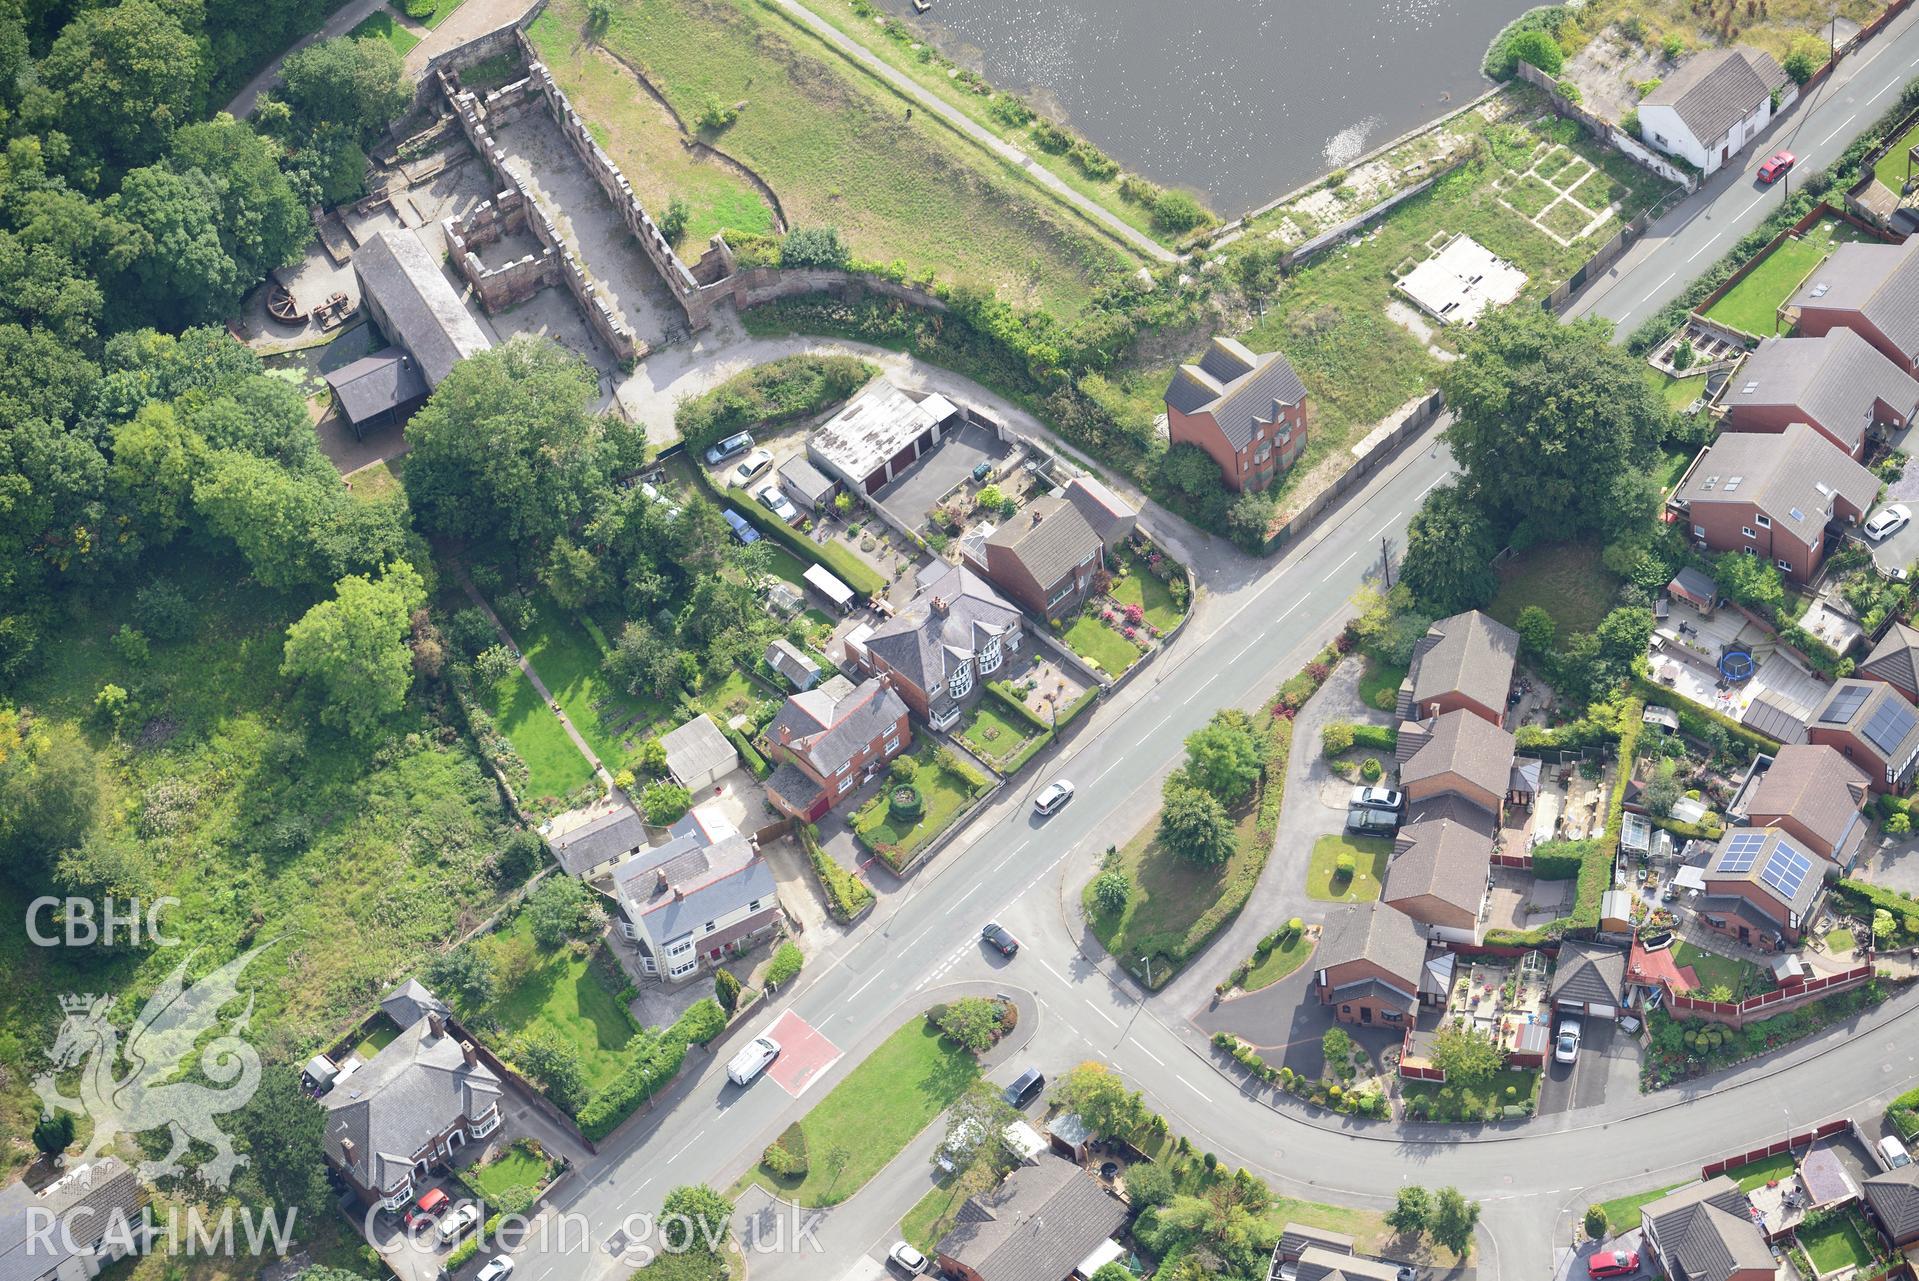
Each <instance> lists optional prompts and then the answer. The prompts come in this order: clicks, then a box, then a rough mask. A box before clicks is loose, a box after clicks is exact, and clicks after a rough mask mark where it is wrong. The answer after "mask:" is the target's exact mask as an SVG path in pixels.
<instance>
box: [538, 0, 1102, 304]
mask: <svg viewBox="0 0 1919 1281" xmlns="http://www.w3.org/2000/svg"><path fill="white" fill-rule="evenodd" d="M585 20H586V5H585V3H584V2H583V0H554V3H553V4H552V5H551V6H550V7H549V8H548V10H547V13H546V14H545V15H544V16H543V18H542V21H544V22H548V23H550V24H551V28H550V31H549V32H548V33H547V34H546V35H544V36H543V37H542V38H544V39H546V40H548V41H554V40H557V41H560V42H566V41H569V40H571V39H574V38H576V33H577V32H579V31H580V29H581V27H582V25H583V24H584V22H585ZM600 43H601V44H602V45H603V46H604V47H605V48H606V49H607V50H608V52H610V53H613V54H615V55H617V56H618V57H619V58H621V59H622V60H623V61H626V62H629V63H631V64H632V65H633V66H635V67H637V68H639V69H640V70H641V71H642V72H643V73H644V74H645V75H646V77H647V79H648V80H649V81H651V82H652V84H653V85H654V87H655V88H657V89H658V90H659V91H660V92H661V93H662V94H663V95H665V97H666V99H667V101H669V102H671V103H672V104H673V107H674V109H675V110H676V111H677V112H678V113H679V115H680V117H681V119H683V120H686V121H687V122H688V124H689V127H694V126H695V123H696V122H697V121H698V120H699V118H700V117H701V115H702V114H704V113H706V112H707V111H708V110H709V108H711V107H713V106H715V105H718V106H720V107H721V108H723V109H724V108H731V107H732V106H734V105H735V104H744V106H743V107H742V109H741V110H740V113H739V115H738V117H737V118H736V119H735V120H734V121H733V122H732V123H731V124H729V125H727V126H725V127H724V128H722V129H719V130H717V131H711V130H709V131H707V132H705V133H703V134H702V136H703V137H705V138H707V140H708V141H711V142H712V143H713V144H714V145H715V146H717V147H719V148H721V149H722V150H724V151H725V152H726V153H727V154H729V155H731V156H734V157H736V158H738V159H739V160H740V161H741V162H742V163H743V164H746V165H748V166H750V167H751V168H752V169H753V170H754V171H755V172H756V173H758V174H759V175H760V177H761V178H763V179H764V180H765V181H766V182H767V183H768V184H769V185H770V186H771V187H772V189H773V190H774V191H775V192H776V193H777V194H778V196H779V199H780V204H781V207H782V208H784V209H785V211H786V215H787V219H788V221H789V222H790V223H791V224H792V225H793V226H796V227H822V226H832V227H837V228H839V230H840V233H841V235H842V236H843V237H844V238H845V239H846V241H847V243H848V244H849V245H850V246H851V248H852V251H853V253H854V255H855V257H857V258H860V259H863V260H865V261H869V262H894V261H898V262H900V263H902V264H904V265H905V267H906V268H907V270H908V272H909V273H911V274H913V275H920V274H922V273H930V274H933V275H937V276H940V277H943V278H945V279H947V280H951V281H956V282H965V283H968V284H977V285H982V286H985V287H988V288H991V289H993V290H995V291H996V292H997V293H998V294H999V296H1000V297H1002V298H1003V299H1005V300H1006V301H1008V302H1012V303H1016V304H1019V305H1023V306H1029V307H1040V308H1043V309H1045V310H1047V311H1050V312H1053V313H1054V314H1056V315H1061V316H1065V315H1070V314H1072V313H1073V312H1075V311H1077V310H1078V309H1079V308H1080V307H1082V306H1083V305H1084V304H1085V303H1086V302H1087V301H1088V300H1089V299H1090V297H1091V295H1092V291H1093V287H1094V285H1095V283H1096V282H1097V281H1098V279H1099V278H1100V277H1102V276H1104V275H1105V274H1107V273H1108V272H1109V271H1113V270H1131V269H1132V268H1134V267H1136V266H1137V265H1138V262H1137V260H1136V259H1134V258H1133V256H1132V255H1131V254H1129V253H1127V252H1126V251H1125V250H1123V249H1122V248H1120V247H1119V246H1118V245H1117V244H1116V243H1115V242H1113V241H1111V240H1109V239H1107V238H1105V237H1103V236H1101V235H1099V234H1098V233H1097V232H1094V231H1093V230H1092V229H1091V228H1090V227H1089V226H1088V225H1087V224H1086V223H1085V222H1084V221H1083V220H1081V219H1080V218H1079V217H1078V215H1076V214H1074V213H1071V212H1069V211H1068V210H1066V209H1065V207H1064V206H1062V205H1060V204H1058V203H1056V201H1055V199H1054V198H1053V197H1051V196H1049V195H1047V194H1045V193H1044V192H1043V191H1042V190H1041V189H1039V188H1037V187H1036V186H1034V185H1033V184H1032V183H1030V182H1029V181H1027V180H1026V179H1024V178H1023V177H1021V176H1019V175H1016V174H1014V173H1012V172H1011V171H1009V170H1008V169H1007V168H1006V167H1005V166H1004V165H1003V163H1002V162H1000V161H999V160H997V159H996V158H993V157H991V156H989V155H988V154H987V153H986V152H984V151H983V150H981V149H980V148H979V147H977V146H976V145H973V144H970V143H967V142H965V141H964V140H962V139H960V138H959V137H957V136H956V135H955V134H953V133H952V132H951V131H950V130H949V129H947V128H946V127H945V126H943V125H941V124H939V123H937V122H936V121H933V120H929V119H927V118H926V116H925V113H920V114H919V115H917V116H916V117H915V118H914V119H913V120H911V121H908V120H906V119H905V118H904V117H905V110H906V104H905V103H904V102H903V101H902V100H901V99H900V98H899V97H898V95H896V94H894V93H893V92H892V91H890V90H888V89H887V88H885V87H884V86H883V85H881V84H880V83H879V82H878V81H877V80H875V79H873V78H872V77H870V76H867V75H864V74H861V73H860V72H858V71H857V70H855V69H854V68H853V67H852V65H851V64H850V63H848V62H847V61H846V59H844V58H843V57H842V56H841V55H840V54H839V53H837V52H836V51H834V50H832V49H830V48H828V47H827V46H826V45H825V44H824V42H822V41H821V40H819V39H818V38H817V37H815V36H813V35H811V34H809V33H807V32H805V31H802V30H801V29H800V28H798V27H796V26H794V25H792V24H790V23H788V22H787V21H786V20H785V19H783V18H782V17H780V16H779V15H777V14H774V13H771V12H767V11H764V10H762V9H760V8H759V7H758V6H757V5H755V4H753V3H751V0H648V3H646V4H644V5H639V4H633V3H621V4H617V5H615V6H614V8H613V10H612V12H611V15H610V21H609V23H608V25H607V29H606V31H605V33H604V35H603V36H602V37H601V38H600Z"/></svg>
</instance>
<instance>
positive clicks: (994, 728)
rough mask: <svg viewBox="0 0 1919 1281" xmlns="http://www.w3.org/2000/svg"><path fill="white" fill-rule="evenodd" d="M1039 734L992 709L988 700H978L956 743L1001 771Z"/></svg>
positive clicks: (1000, 710) (1009, 714)
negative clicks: (964, 746)
mask: <svg viewBox="0 0 1919 1281" xmlns="http://www.w3.org/2000/svg"><path fill="white" fill-rule="evenodd" d="M1041 732H1042V731H1040V730H1037V729H1034V728H1033V727H1032V726H1031V725H1028V724H1027V723H1026V722H1025V721H1022V720H1020V719H1019V718H1018V717H1016V716H1014V715H1013V714H1012V713H1011V712H1009V711H1007V710H1006V709H1005V708H1003V707H997V706H995V705H994V704H993V703H992V701H991V700H989V699H981V700H980V703H979V706H977V707H975V708H974V709H973V714H972V715H971V716H970V717H969V718H968V719H967V721H966V728H965V729H962V730H961V731H960V741H961V742H962V743H965V744H966V746H967V747H968V748H969V749H970V750H971V751H972V753H973V754H974V755H975V756H978V757H979V758H980V759H981V760H983V761H985V762H986V763H987V764H989V765H991V766H993V767H994V768H995V769H1001V768H1003V767H1004V766H1005V764H1006V763H1007V762H1009V761H1011V760H1012V759H1013V758H1014V757H1015V756H1018V755H1019V754H1020V752H1021V751H1023V750H1024V749H1025V747H1026V745H1027V744H1028V743H1030V742H1032V741H1033V740H1034V739H1036V738H1038V737H1039V736H1040V734H1041Z"/></svg>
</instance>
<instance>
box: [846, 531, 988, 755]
mask: <svg viewBox="0 0 1919 1281" xmlns="http://www.w3.org/2000/svg"><path fill="white" fill-rule="evenodd" d="M1020 620H1021V614H1020V612H1019V609H1018V608H1017V607H1016V606H1014V605H1013V603H1012V602H1010V601H1008V600H1007V599H1006V598H1005V597H1003V596H1001V595H1000V594H999V593H998V592H997V591H994V590H993V585H992V584H991V583H989V582H987V581H986V579H985V578H984V577H983V576H982V575H981V574H980V573H979V572H978V571H977V570H975V569H973V568H972V567H970V566H968V565H963V564H962V565H951V566H948V567H947V568H945V569H944V570H941V571H940V572H939V573H937V574H935V575H933V576H932V577H930V578H923V579H921V580H920V589H919V592H918V593H917V594H916V595H915V596H914V597H913V599H912V600H910V601H908V602H907V603H906V604H905V605H903V606H901V608H900V610H899V612H898V613H896V614H894V615H893V617H891V618H889V619H887V620H886V621H884V622H882V623H880V624H879V625H877V626H873V627H867V626H861V627H859V628H857V629H855V630H854V631H853V632H852V633H851V634H850V635H848V636H847V638H846V652H847V655H848V656H849V657H850V658H851V659H852V660H853V662H854V663H855V664H857V665H858V666H859V667H860V668H861V669H862V670H864V671H867V672H870V673H872V674H873V675H875V676H878V675H884V674H887V673H891V674H892V676H893V678H894V683H893V688H894V689H895V690H896V691H897V692H898V693H899V696H900V697H901V698H903V699H905V700H906V705H907V706H908V707H910V708H912V709H913V714H914V715H915V716H919V717H921V718H922V719H924V720H925V721H926V722H927V723H928V724H930V725H931V726H932V727H933V728H934V729H948V728H950V727H951V726H952V725H954V724H955V723H957V722H958V720H959V718H960V712H961V711H962V710H963V708H964V707H965V706H966V705H968V704H969V703H970V702H971V701H972V700H973V699H975V698H977V697H978V696H979V690H980V688H981V687H982V686H983V685H984V683H985V682H986V681H987V680H990V679H991V678H992V676H993V674H994V673H995V672H997V671H999V669H1000V667H1001V666H1002V665H1003V664H1004V663H1005V662H1006V661H1007V660H1008V659H1011V658H1015V657H1017V656H1018V654H1019V646H1020V631H1021V621H1020Z"/></svg>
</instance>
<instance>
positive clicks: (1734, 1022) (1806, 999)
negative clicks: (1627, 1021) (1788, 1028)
mask: <svg viewBox="0 0 1919 1281" xmlns="http://www.w3.org/2000/svg"><path fill="white" fill-rule="evenodd" d="M1872 975H1873V968H1872V961H1871V960H1870V958H1868V960H1867V961H1866V963H1865V964H1864V965H1856V966H1854V967H1853V968H1852V969H1850V970H1846V971H1845V972H1843V973H1840V974H1829V975H1827V976H1826V977H1825V978H1820V979H1811V980H1808V981H1807V982H1805V983H1801V984H1800V985H1798V986H1797V987H1790V988H1780V989H1778V990H1777V991H1773V992H1766V993H1763V994H1761V995H1759V996H1749V997H1747V998H1746V999H1745V1000H1743V1001H1739V1002H1737V1003H1735V1002H1732V1001H1706V1000H1701V999H1700V998H1698V997H1693V996H1680V995H1676V994H1674V993H1673V992H1671V991H1670V990H1668V991H1667V993H1666V1007H1667V1008H1668V1009H1669V1010H1671V1011H1672V1014H1673V1017H1674V1018H1681V1019H1699V1020H1702V1021H1704V1022H1708V1023H1723V1024H1725V1025H1726V1026H1728V1027H1733V1028H1743V1027H1745V1026H1746V1024H1748V1023H1754V1022H1758V1021H1759V1020H1760V1019H1769V1018H1771V1017H1772V1016H1773V1015H1775V1014H1784V1013H1786V1012H1787V1011H1789V1010H1796V1009H1799V1008H1800V1007H1802V1006H1806V1005H1811V1004H1812V1003H1813V1002H1814V1001H1817V1000H1820V999H1822V998H1824V997H1828V996H1837V995H1838V994H1839V993H1841V992H1850V991H1851V990H1852V989H1854V988H1856V987H1864V986H1865V985H1866V984H1868V983H1870V982H1872Z"/></svg>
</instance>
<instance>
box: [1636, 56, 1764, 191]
mask: <svg viewBox="0 0 1919 1281" xmlns="http://www.w3.org/2000/svg"><path fill="white" fill-rule="evenodd" d="M1791 85H1792V80H1791V77H1790V76H1788V75H1787V74H1786V73H1785V70H1784V69H1783V68H1782V67H1780V65H1779V63H1778V62H1777V61H1775V60H1774V58H1773V56H1772V55H1771V54H1769V53H1766V52H1765V51H1764V50H1761V49H1751V48H1748V47H1746V46H1745V45H1735V46H1734V47H1733V48H1730V49H1708V50H1705V51H1703V52H1700V53H1695V54H1693V55H1692V56H1691V57H1690V58H1688V59H1686V61H1685V62H1683V63H1681V64H1680V65H1679V68H1678V69H1677V70H1675V71H1674V72H1673V73H1672V74H1671V75H1669V76H1667V77H1666V78H1665V79H1664V80H1663V81H1661V82H1660V84H1659V87H1658V88H1657V89H1654V90H1653V91H1652V92H1651V93H1649V94H1647V95H1646V96H1645V97H1644V98H1641V99H1640V100H1639V136H1640V137H1642V138H1644V139H1645V140H1646V141H1647V142H1649V143H1651V144H1652V145H1653V146H1655V147H1657V148H1658V149H1659V150H1661V151H1663V152H1665V153H1666V154H1667V155H1669V156H1678V157H1680V158H1681V159H1683V160H1685V161H1686V163H1688V164H1690V165H1692V166H1693V167H1694V168H1696V169H1698V170H1700V171H1701V172H1703V173H1709V174H1710V173H1716V172H1718V169H1719V166H1721V165H1723V164H1725V163H1726V161H1728V160H1729V159H1731V158H1732V157H1733V155H1734V154H1736V153H1737V152H1738V151H1739V149H1740V148H1741V147H1744V146H1745V145H1746V144H1747V143H1749V142H1751V141H1752V140H1753V139H1754V138H1757V137H1758V136H1759V135H1760V134H1761V133H1762V132H1764V131H1765V128H1766V126H1767V125H1768V124H1769V123H1771V121H1772V116H1773V110H1774V107H1773V95H1774V94H1775V93H1777V94H1779V95H1780V101H1779V106H1780V107H1785V106H1789V105H1790V104H1791V102H1792V99H1793V98H1794V97H1796V96H1797V92H1798V91H1797V90H1796V89H1794V88H1792V87H1791Z"/></svg>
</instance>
